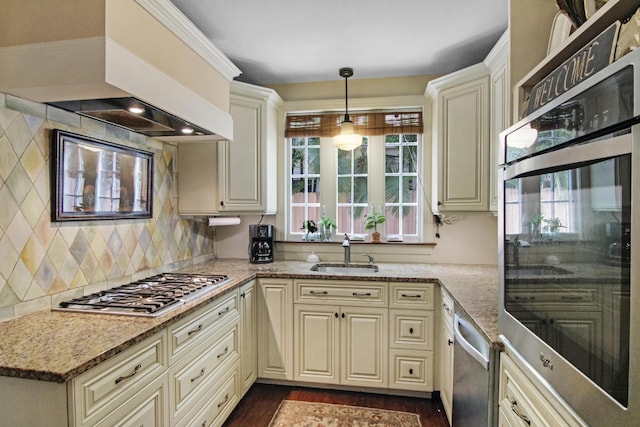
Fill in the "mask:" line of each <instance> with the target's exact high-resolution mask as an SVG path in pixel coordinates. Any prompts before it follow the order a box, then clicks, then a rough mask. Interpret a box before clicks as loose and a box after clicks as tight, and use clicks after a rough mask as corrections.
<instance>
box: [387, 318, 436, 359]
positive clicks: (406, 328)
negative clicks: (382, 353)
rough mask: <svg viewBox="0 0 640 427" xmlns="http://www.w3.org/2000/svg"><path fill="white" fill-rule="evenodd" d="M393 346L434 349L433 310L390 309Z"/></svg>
mask: <svg viewBox="0 0 640 427" xmlns="http://www.w3.org/2000/svg"><path fill="white" fill-rule="evenodd" d="M389 313H390V315H391V331H390V337H391V347H392V348H413V349H415V350H433V341H434V339H433V330H434V319H433V318H434V315H433V311H418V310H390V311H389Z"/></svg>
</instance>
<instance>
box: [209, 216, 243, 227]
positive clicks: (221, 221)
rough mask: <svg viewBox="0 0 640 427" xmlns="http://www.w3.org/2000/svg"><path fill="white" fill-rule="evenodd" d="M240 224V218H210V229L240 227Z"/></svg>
mask: <svg viewBox="0 0 640 427" xmlns="http://www.w3.org/2000/svg"><path fill="white" fill-rule="evenodd" d="M238 224H240V217H239V216H212V217H209V227H217V226H219V225H238Z"/></svg>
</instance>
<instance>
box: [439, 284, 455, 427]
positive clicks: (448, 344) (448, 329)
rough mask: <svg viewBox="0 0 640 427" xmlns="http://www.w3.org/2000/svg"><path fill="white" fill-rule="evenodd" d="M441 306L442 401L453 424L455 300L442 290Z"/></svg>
mask: <svg viewBox="0 0 640 427" xmlns="http://www.w3.org/2000/svg"><path fill="white" fill-rule="evenodd" d="M440 292H441V295H442V304H441V306H440V400H441V401H442V406H443V407H444V412H445V414H446V415H447V419H448V420H449V424H451V414H452V412H451V411H452V409H453V340H454V335H453V322H454V306H453V304H454V303H453V298H452V297H451V295H449V294H448V293H447V292H446V291H445V290H443V289H441V291H440Z"/></svg>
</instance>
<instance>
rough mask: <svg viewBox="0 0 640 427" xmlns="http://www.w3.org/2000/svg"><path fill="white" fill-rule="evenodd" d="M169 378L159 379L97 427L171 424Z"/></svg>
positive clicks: (163, 376)
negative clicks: (168, 403)
mask: <svg viewBox="0 0 640 427" xmlns="http://www.w3.org/2000/svg"><path fill="white" fill-rule="evenodd" d="M168 390H169V386H168V383H167V376H166V375H162V376H161V377H159V378H157V379H156V380H155V381H153V382H152V383H151V384H149V385H148V386H147V387H145V388H144V389H143V390H142V391H141V392H140V393H139V394H137V395H136V396H134V397H133V398H132V399H130V400H129V401H128V402H126V403H125V404H124V405H123V406H121V407H119V408H118V409H117V410H116V411H114V412H112V413H111V414H110V415H109V416H108V417H106V418H104V419H102V420H101V421H100V422H99V423H98V424H96V427H109V426H118V427H124V426H136V427H137V426H149V427H151V426H164V425H168V424H169V414H168V410H167V409H168V405H167V402H168V397H167V396H168Z"/></svg>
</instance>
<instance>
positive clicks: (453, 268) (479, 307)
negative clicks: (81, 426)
mask: <svg viewBox="0 0 640 427" xmlns="http://www.w3.org/2000/svg"><path fill="white" fill-rule="evenodd" d="M376 264H377V265H378V266H379V272H377V273H369V274H349V275H344V274H334V273H321V272H314V271H311V270H310V268H311V264H308V263H306V262H300V261H276V262H273V263H270V264H250V263H249V262H248V261H247V260H240V259H231V260H229V259H223V260H214V261H209V262H205V263H202V264H198V265H195V266H192V267H189V268H185V269H183V270H180V271H181V272H190V273H202V274H214V273H215V274H227V275H228V276H229V277H231V278H232V279H233V280H232V281H231V282H229V283H228V284H226V285H224V286H222V287H220V288H218V289H216V290H215V291H213V292H211V293H210V294H208V295H206V296H203V297H202V298H200V299H198V300H196V301H194V302H192V303H189V304H187V305H185V306H183V307H180V308H178V309H176V310H174V311H171V312H170V313H167V314H166V315H164V316H160V317H157V318H147V317H135V316H120V315H108V314H86V313H70V312H61V311H51V310H43V311H39V312H36V313H33V314H30V315H26V316H22V317H18V318H16V319H12V320H8V321H5V322H0V375H3V376H11V377H19V378H29V379H36V380H42V381H51V382H59V383H63V382H66V381H69V380H71V379H72V378H74V377H75V376H77V375H80V374H81V373H83V372H85V371H86V370H88V369H90V368H92V367H93V366H95V365H97V364H99V363H101V362H103V361H105V360H106V359H108V358H110V357H111V356H113V355H115V354H117V353H120V352H121V351H123V350H125V349H127V348H128V347H130V346H131V345H133V344H135V343H137V342H140V341H142V340H143V339H145V338H147V337H149V336H151V335H153V334H154V333H155V332H158V331H159V330H161V329H163V328H165V327H167V326H169V325H170V324H171V323H173V322H175V321H177V320H179V319H181V318H183V317H185V316H187V315H188V314H190V313H192V312H193V311H195V310H196V309H198V308H200V307H201V306H202V305H203V304H207V303H210V302H213V301H214V300H215V299H216V297H218V296H220V295H221V294H224V293H227V292H229V291H231V290H233V289H235V288H236V287H237V286H238V285H240V284H243V283H246V282H248V281H249V280H251V279H254V278H256V277H259V278H260V277H274V278H284V277H286V278H324V279H346V280H368V281H385V282H394V281H402V282H415V283H441V284H442V286H444V288H446V289H447V291H448V292H449V293H450V294H451V296H452V297H453V298H454V299H455V301H456V303H457V304H458V306H459V307H460V308H462V310H463V311H465V312H466V314H468V315H469V317H470V318H471V319H473V320H474V321H475V323H476V326H477V327H478V329H479V330H480V331H482V332H483V333H484V334H485V336H486V338H487V339H488V340H489V341H490V342H492V343H493V344H494V345H495V346H499V345H500V344H499V341H498V270H497V267H496V266H491V265H460V264H398V263H376Z"/></svg>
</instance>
